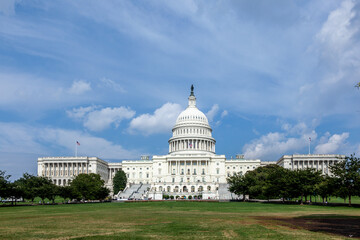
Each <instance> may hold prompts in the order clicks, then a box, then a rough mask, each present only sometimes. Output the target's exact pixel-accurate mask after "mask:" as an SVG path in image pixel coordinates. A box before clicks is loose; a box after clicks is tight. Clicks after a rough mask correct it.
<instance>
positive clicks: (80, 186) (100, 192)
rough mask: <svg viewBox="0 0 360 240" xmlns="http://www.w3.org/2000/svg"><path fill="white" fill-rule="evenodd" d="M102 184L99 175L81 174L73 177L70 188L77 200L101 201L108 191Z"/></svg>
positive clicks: (102, 181)
mask: <svg viewBox="0 0 360 240" xmlns="http://www.w3.org/2000/svg"><path fill="white" fill-rule="evenodd" d="M104 183H105V182H104V180H102V179H101V177H100V175H99V174H95V173H90V174H85V173H82V174H79V175H77V176H76V177H75V179H74V180H73V181H72V182H71V183H70V186H71V187H72V188H73V189H74V193H75V194H76V196H77V197H76V198H77V199H78V200H80V199H82V200H86V199H88V200H95V199H101V200H102V199H105V198H106V197H107V196H108V195H109V190H107V189H106V188H105V186H104Z"/></svg>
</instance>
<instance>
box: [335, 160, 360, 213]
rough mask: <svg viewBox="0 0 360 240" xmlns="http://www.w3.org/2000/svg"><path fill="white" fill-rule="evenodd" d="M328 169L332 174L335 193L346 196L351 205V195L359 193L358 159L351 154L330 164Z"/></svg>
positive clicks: (359, 168) (359, 165)
mask: <svg viewBox="0 0 360 240" xmlns="http://www.w3.org/2000/svg"><path fill="white" fill-rule="evenodd" d="M330 169H331V172H332V173H333V175H334V181H335V183H334V184H335V187H336V191H335V194H336V195H337V196H340V197H342V198H345V197H348V198H349V205H350V206H351V196H355V195H360V159H359V158H356V157H355V155H351V156H350V157H346V159H345V161H341V162H337V163H335V164H334V165H333V166H330Z"/></svg>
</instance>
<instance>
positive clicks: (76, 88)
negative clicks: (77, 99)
mask: <svg viewBox="0 0 360 240" xmlns="http://www.w3.org/2000/svg"><path fill="white" fill-rule="evenodd" d="M90 90H91V86H90V83H88V82H85V81H83V80H75V81H74V82H73V84H72V85H71V88H70V89H69V93H70V94H75V95H80V94H83V93H85V92H87V91H90Z"/></svg>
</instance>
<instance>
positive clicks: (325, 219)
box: [262, 214, 360, 238]
mask: <svg viewBox="0 0 360 240" xmlns="http://www.w3.org/2000/svg"><path fill="white" fill-rule="evenodd" d="M262 220H265V221H275V222H276V224H280V225H283V226H287V227H290V228H295V229H299V228H302V229H306V230H309V231H313V232H323V233H331V234H336V235H341V236H345V237H353V238H359V237H360V216H347V215H336V214H312V215H306V216H301V217H295V218H262Z"/></svg>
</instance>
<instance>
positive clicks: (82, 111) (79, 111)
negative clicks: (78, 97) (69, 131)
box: [66, 106, 96, 120]
mask: <svg viewBox="0 0 360 240" xmlns="http://www.w3.org/2000/svg"><path fill="white" fill-rule="evenodd" d="M95 108H96V106H89V107H79V108H73V109H72V110H71V111H66V113H67V115H68V116H69V117H70V118H73V119H80V120H82V119H83V118H85V117H86V115H87V114H88V113H89V112H91V111H93V110H94V109H95Z"/></svg>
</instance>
